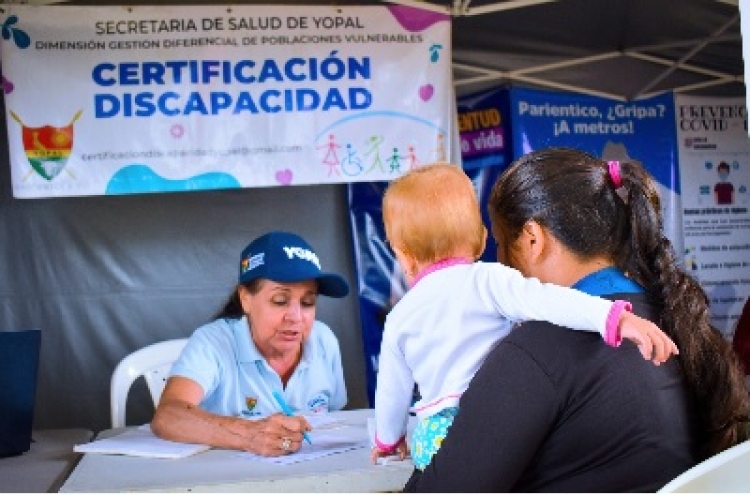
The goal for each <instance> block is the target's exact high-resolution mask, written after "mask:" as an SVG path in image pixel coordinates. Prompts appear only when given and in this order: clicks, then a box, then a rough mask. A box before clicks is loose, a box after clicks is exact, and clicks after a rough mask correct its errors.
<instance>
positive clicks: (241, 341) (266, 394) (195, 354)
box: [170, 317, 347, 418]
mask: <svg viewBox="0 0 750 495" xmlns="http://www.w3.org/2000/svg"><path fill="white" fill-rule="evenodd" d="M170 376H182V377H185V378H189V379H191V380H193V381H195V382H197V383H198V385H200V386H201V387H202V388H203V392H204V396H203V400H202V401H201V403H200V407H201V408H203V409H205V410H207V411H210V412H212V413H215V414H220V415H223V416H241V417H246V418H262V417H265V416H268V415H270V414H273V413H277V412H281V408H280V407H279V404H278V403H277V402H276V400H275V399H274V397H273V392H274V390H278V391H279V392H281V393H282V394H283V395H284V398H285V399H286V401H287V403H288V404H289V406H290V407H291V408H292V409H293V410H294V411H295V412H299V413H300V414H313V413H319V412H327V411H337V410H339V409H341V408H342V407H344V405H346V401H347V396H346V385H345V384H344V371H343V368H342V366H341V351H340V349H339V343H338V340H337V339H336V336H335V335H334V334H333V332H332V331H331V329H330V328H328V326H327V325H326V324H324V323H322V322H319V321H315V322H314V323H313V327H312V330H311V331H310V336H309V337H308V338H307V340H306V341H305V343H304V345H303V347H302V358H301V359H300V362H299V364H298V365H297V368H296V369H295V370H294V373H293V374H292V376H291V378H290V379H289V382H288V383H287V386H286V389H284V388H283V386H282V383H281V378H280V377H279V375H278V374H277V373H276V371H274V370H273V369H272V368H271V367H270V366H269V365H268V363H267V362H266V360H265V359H264V358H263V356H262V355H261V354H260V351H258V348H257V347H256V346H255V343H254V342H253V341H252V339H251V338H250V331H249V326H248V322H247V318H246V317H243V318H240V319H223V318H222V319H217V320H215V321H213V322H211V323H208V324H206V325H203V326H202V327H200V328H198V329H197V330H196V331H195V332H194V333H193V335H192V336H191V337H190V339H189V340H188V342H187V345H186V346H185V348H184V349H183V351H182V354H181V355H180V357H179V359H178V360H177V361H176V362H175V363H174V365H173V366H172V370H171V372H170Z"/></svg>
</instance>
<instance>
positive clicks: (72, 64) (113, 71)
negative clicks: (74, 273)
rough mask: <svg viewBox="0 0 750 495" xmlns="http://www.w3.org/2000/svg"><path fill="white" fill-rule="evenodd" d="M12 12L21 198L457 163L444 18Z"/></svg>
mask: <svg viewBox="0 0 750 495" xmlns="http://www.w3.org/2000/svg"><path fill="white" fill-rule="evenodd" d="M4 9H5V14H4V15H5V18H4V19H3V38H4V40H3V42H2V66H3V67H2V68H3V88H4V93H5V106H6V112H7V120H8V143H9V149H10V165H11V172H12V173H11V175H12V182H13V183H12V189H13V195H14V196H15V197H17V198H35V197H48V196H83V195H103V194H134V193H146V192H165V191H185V190H197V189H217V188H238V187H264V186H281V185H299V184H320V183H341V182H356V181H378V180H390V179H392V178H394V177H396V176H398V175H400V174H401V173H403V172H404V171H406V170H408V169H409V168H411V167H414V166H417V165H419V164H421V163H426V162H430V161H434V160H438V159H450V157H451V155H452V153H451V149H450V148H451V145H452V142H453V139H454V136H453V134H454V133H455V124H454V122H453V121H454V119H453V117H452V113H451V111H452V108H453V106H454V105H455V99H454V97H453V92H452V79H451V63H450V61H451V48H450V17H449V16H448V15H447V14H438V13H435V12H431V11H426V10H421V9H416V8H412V7H404V6H387V7H386V6H383V7H329V6H299V5H298V6H249V5H247V6H242V5H232V6H226V5H225V6H218V5H217V6H179V7H177V6H170V7H145V6H144V7H141V6H138V7H75V6H31V5H6V6H5V7H4ZM6 34H7V36H6Z"/></svg>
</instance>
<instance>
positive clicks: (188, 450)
mask: <svg viewBox="0 0 750 495" xmlns="http://www.w3.org/2000/svg"><path fill="white" fill-rule="evenodd" d="M210 448H211V447H209V446H208V445H200V444H195V443H180V442H172V441H169V440H163V439H161V438H159V437H157V436H156V435H154V434H153V433H151V427H150V426H149V425H143V426H139V427H138V428H134V429H131V430H127V431H126V432H124V433H121V434H119V435H116V436H113V437H109V438H103V439H101V440H94V441H93V442H89V443H84V444H81V445H76V446H75V447H74V448H73V450H74V451H75V452H81V453H84V454H120V455H130V456H136V457H154V458H160V459H179V458H182V457H187V456H191V455H193V454H197V453H199V452H205V451H206V450H208V449H210Z"/></svg>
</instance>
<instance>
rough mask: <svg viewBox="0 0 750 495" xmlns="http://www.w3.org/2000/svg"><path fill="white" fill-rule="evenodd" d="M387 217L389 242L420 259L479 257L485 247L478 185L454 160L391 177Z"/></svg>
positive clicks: (385, 207)
mask: <svg viewBox="0 0 750 495" xmlns="http://www.w3.org/2000/svg"><path fill="white" fill-rule="evenodd" d="M383 222H384V224H385V234H386V237H387V238H388V241H389V242H390V243H391V245H392V246H394V247H396V248H398V249H400V250H401V251H403V252H405V253H408V254H410V255H411V256H413V257H414V258H416V259H417V260H418V261H419V262H422V263H429V262H435V261H439V260H442V259H445V258H450V257H454V256H464V257H470V258H472V259H476V258H478V257H479V256H480V255H481V254H482V252H483V251H484V243H485V240H486V229H485V227H484V224H483V223H482V215H481V212H480V210H479V202H478V200H477V194H476V191H475V190H474V185H473V184H472V182H471V180H470V179H469V177H468V176H467V175H466V174H465V173H464V171H463V170H462V169H461V168H459V167H458V166H456V165H453V164H450V163H445V162H437V163H433V164H429V165H424V166H422V167H419V168H416V169H413V170H411V171H409V172H408V173H406V174H405V175H403V176H401V177H400V178H398V179H395V180H394V181H392V182H391V183H390V184H389V185H388V188H387V189H386V191H385V194H384V196H383Z"/></svg>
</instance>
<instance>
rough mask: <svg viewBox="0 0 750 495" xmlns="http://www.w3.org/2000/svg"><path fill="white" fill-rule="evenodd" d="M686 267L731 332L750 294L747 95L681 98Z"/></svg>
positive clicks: (718, 319) (718, 324) (715, 320)
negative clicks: (743, 96)
mask: <svg viewBox="0 0 750 495" xmlns="http://www.w3.org/2000/svg"><path fill="white" fill-rule="evenodd" d="M675 106H676V114H675V117H676V126H677V136H678V149H679V162H680V177H681V182H682V208H683V215H682V217H683V224H684V226H683V231H684V236H685V240H684V245H685V266H686V268H687V269H688V271H689V272H690V273H691V274H692V275H693V276H694V277H695V278H696V279H697V280H698V281H700V283H701V286H702V287H703V288H704V290H705V291H706V293H707V294H708V297H709V300H710V304H711V317H712V320H713V323H714V325H715V326H716V327H717V328H718V329H719V330H721V332H722V333H724V335H725V336H727V338H731V337H732V336H733V334H734V329H735V326H736V322H737V319H738V318H739V315H740V314H741V313H742V308H743V306H744V304H745V302H746V301H747V299H748V296H750V192H748V187H750V138H748V133H747V107H746V103H745V99H744V98H726V97H702V96H687V95H677V96H675Z"/></svg>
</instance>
